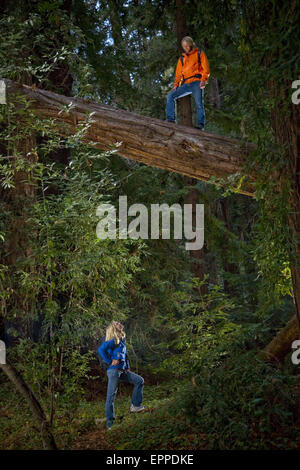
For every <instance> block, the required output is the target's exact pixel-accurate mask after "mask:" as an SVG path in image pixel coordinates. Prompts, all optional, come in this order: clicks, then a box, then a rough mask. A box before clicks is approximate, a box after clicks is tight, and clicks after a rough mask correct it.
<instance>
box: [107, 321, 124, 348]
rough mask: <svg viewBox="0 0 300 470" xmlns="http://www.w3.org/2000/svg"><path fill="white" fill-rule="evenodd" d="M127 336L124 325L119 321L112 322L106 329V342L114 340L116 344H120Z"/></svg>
mask: <svg viewBox="0 0 300 470" xmlns="http://www.w3.org/2000/svg"><path fill="white" fill-rule="evenodd" d="M124 336H125V331H124V327H123V325H121V323H119V322H117V321H112V322H111V323H110V324H109V325H108V327H107V328H106V336H105V341H109V340H110V339H114V340H115V343H116V344H119V343H120V340H121V339H123V338H124Z"/></svg>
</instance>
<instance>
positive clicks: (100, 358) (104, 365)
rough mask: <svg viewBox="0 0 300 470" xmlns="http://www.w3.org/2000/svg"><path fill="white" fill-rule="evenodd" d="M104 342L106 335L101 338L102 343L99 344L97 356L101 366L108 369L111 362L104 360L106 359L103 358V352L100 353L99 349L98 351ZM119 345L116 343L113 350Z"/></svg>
mask: <svg viewBox="0 0 300 470" xmlns="http://www.w3.org/2000/svg"><path fill="white" fill-rule="evenodd" d="M104 342H105V336H104V337H103V338H102V339H101V341H100V344H99V345H98V346H97V351H96V354H97V358H98V361H99V364H100V366H101V367H102V369H104V370H106V369H107V368H108V367H109V364H107V363H106V362H105V361H104V359H103V358H102V356H101V354H99V351H98V347H99V346H101V344H102V343H104ZM117 347H118V344H115V345H114V347H113V350H115V349H116V348H117Z"/></svg>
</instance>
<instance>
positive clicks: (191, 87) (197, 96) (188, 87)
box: [166, 80, 205, 129]
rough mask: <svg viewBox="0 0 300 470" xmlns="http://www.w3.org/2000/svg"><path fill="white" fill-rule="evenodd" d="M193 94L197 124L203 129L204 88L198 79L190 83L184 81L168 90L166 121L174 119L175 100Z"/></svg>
mask: <svg viewBox="0 0 300 470" xmlns="http://www.w3.org/2000/svg"><path fill="white" fill-rule="evenodd" d="M191 94H192V95H193V97H194V100H195V103H196V110H197V126H199V127H201V128H202V129H204V125H205V111H204V88H200V80H195V81H194V82H191V83H184V84H183V85H181V86H179V87H178V88H176V90H173V91H170V93H168V95H167V105H166V115H167V120H168V121H176V116H175V100H177V99H178V98H182V97H183V96H186V95H191Z"/></svg>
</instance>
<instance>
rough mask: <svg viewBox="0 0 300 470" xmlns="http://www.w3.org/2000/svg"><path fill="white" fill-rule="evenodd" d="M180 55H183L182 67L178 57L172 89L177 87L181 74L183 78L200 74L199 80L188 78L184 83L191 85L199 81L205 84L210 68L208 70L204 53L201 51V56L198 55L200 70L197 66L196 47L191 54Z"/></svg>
mask: <svg viewBox="0 0 300 470" xmlns="http://www.w3.org/2000/svg"><path fill="white" fill-rule="evenodd" d="M182 55H183V65H181V59H180V57H179V59H178V62H177V67H176V72H175V81H174V85H173V87H174V86H176V87H178V86H179V82H180V80H181V78H182V74H183V75H184V77H185V78H187V77H190V76H191V75H195V74H196V73H198V74H199V73H200V74H201V75H202V77H201V78H199V77H198V78H197V77H192V78H189V79H188V80H186V81H185V82H184V83H191V82H194V81H195V80H201V81H202V82H207V81H208V78H209V76H210V68H209V62H208V60H207V57H206V55H205V52H204V51H201V54H200V59H201V64H200V68H199V66H198V47H196V48H195V49H193V50H192V51H191V52H183V53H182Z"/></svg>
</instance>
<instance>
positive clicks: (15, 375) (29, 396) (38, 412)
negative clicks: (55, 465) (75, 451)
mask: <svg viewBox="0 0 300 470" xmlns="http://www.w3.org/2000/svg"><path fill="white" fill-rule="evenodd" d="M0 367H1V369H2V370H3V372H4V373H5V374H6V375H7V377H8V378H9V380H10V381H11V382H12V383H13V385H14V386H15V388H16V389H17V390H18V392H19V393H20V394H21V395H22V396H23V397H24V398H25V400H26V402H27V403H28V405H29V408H30V410H31V412H32V416H33V417H34V419H35V421H36V422H37V424H38V426H39V427H40V431H41V437H42V441H43V446H44V449H45V450H57V446H56V443H55V440H54V437H53V435H52V432H51V430H50V426H49V423H48V420H47V418H46V416H45V413H44V410H43V408H42V407H41V405H40V403H39V402H38V400H37V398H36V397H35V395H34V393H33V391H32V390H31V388H30V387H29V385H28V384H27V383H26V382H25V380H24V379H23V377H22V376H21V374H20V373H19V372H18V371H17V370H16V369H15V368H14V367H13V366H12V365H11V364H8V363H7V364H0Z"/></svg>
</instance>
